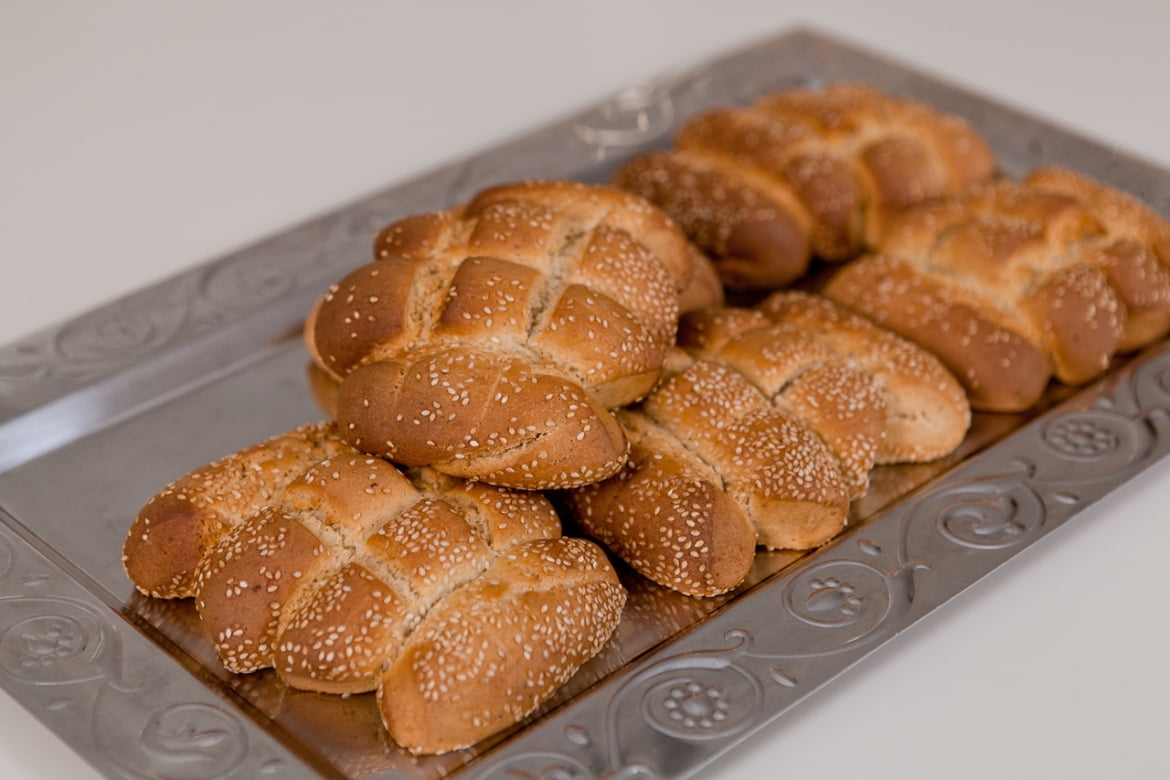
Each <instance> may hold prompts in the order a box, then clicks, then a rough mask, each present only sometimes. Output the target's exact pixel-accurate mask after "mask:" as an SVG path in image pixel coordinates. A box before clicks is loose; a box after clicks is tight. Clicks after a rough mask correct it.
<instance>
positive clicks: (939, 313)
mask: <svg viewBox="0 0 1170 780" xmlns="http://www.w3.org/2000/svg"><path fill="white" fill-rule="evenodd" d="M878 246H879V248H880V251H881V254H877V255H873V256H869V257H865V258H862V259H860V260H857V261H855V262H854V263H851V264H849V265H848V266H846V267H844V268H843V269H841V270H840V271H839V272H838V273H837V274H835V275H834V277H833V278H832V279H830V280H829V282H828V284H827V285H826V286H825V287H824V293H825V295H827V296H828V297H830V298H832V299H834V300H836V301H838V302H840V303H842V304H844V305H846V306H849V307H852V308H854V309H856V310H857V311H860V312H862V313H863V314H865V315H867V316H869V317H870V318H872V319H874V320H875V321H877V322H879V323H881V324H882V325H885V326H886V327H889V328H891V329H892V330H894V331H896V332H898V333H900V334H902V335H903V336H905V337H906V338H909V339H912V340H915V341H917V342H918V343H919V344H921V345H922V346H923V347H925V348H926V349H929V350H931V351H932V352H934V353H935V354H936V355H938V356H939V358H940V359H941V360H942V361H943V362H944V363H945V364H946V365H947V366H948V367H949V368H950V369H951V370H952V371H953V372H954V373H955V375H956V376H957V377H958V378H959V379H960V380H961V381H962V382H963V384H964V386H965V387H966V388H967V391H968V394H969V396H970V400H971V404H972V405H973V406H974V407H976V408H979V409H985V410H990V411H1020V410H1024V409H1027V408H1030V407H1031V406H1033V405H1034V404H1035V403H1036V402H1037V401H1038V400H1039V399H1040V397H1041V395H1042V394H1043V392H1044V390H1045V388H1046V387H1047V385H1048V382H1049V380H1050V379H1051V378H1052V377H1053V376H1054V375H1055V377H1056V378H1057V379H1058V380H1060V381H1061V382H1064V383H1067V384H1072V385H1076V384H1081V383H1084V382H1087V381H1089V380H1091V379H1093V378H1095V377H1098V376H1100V375H1101V374H1102V373H1104V371H1105V370H1106V368H1107V367H1108V365H1109V363H1110V361H1111V359H1112V358H1113V356H1114V355H1115V354H1116V353H1118V352H1124V351H1129V350H1132V349H1135V348H1137V347H1140V346H1143V345H1145V344H1148V343H1150V342H1151V341H1153V340H1155V339H1157V338H1160V337H1161V336H1163V335H1165V333H1166V332H1167V330H1168V329H1170V222H1167V221H1166V220H1163V219H1161V218H1160V217H1158V216H1157V215H1156V214H1155V213H1154V212H1153V211H1152V210H1151V209H1149V208H1147V207H1146V206H1144V205H1143V204H1141V203H1139V202H1137V201H1136V200H1134V199H1132V198H1130V197H1128V196H1126V195H1124V194H1122V193H1120V192H1118V191H1116V190H1112V189H1110V188H1107V187H1105V186H1103V185H1101V184H1100V183H1098V182H1094V181H1092V180H1090V179H1087V178H1085V177H1084V176H1081V175H1079V174H1074V173H1071V172H1069V171H1065V170H1058V169H1053V168H1045V169H1040V170H1037V171H1035V172H1034V173H1033V174H1032V175H1031V176H1029V177H1028V178H1027V179H1026V180H1025V181H1024V182H1022V183H1021V182H1013V181H1006V180H1004V181H995V182H990V183H984V184H981V185H979V186H976V187H973V188H972V189H971V190H969V191H968V192H966V193H963V194H962V195H959V196H954V197H951V198H947V199H944V200H941V201H938V202H935V203H930V204H922V205H920V206H918V207H915V208H912V209H909V210H907V211H905V212H903V213H902V214H899V215H896V216H893V217H892V218H891V219H890V220H889V221H888V223H887V224H886V225H885V227H884V230H883V232H882V235H881V237H880V239H879V241H878Z"/></svg>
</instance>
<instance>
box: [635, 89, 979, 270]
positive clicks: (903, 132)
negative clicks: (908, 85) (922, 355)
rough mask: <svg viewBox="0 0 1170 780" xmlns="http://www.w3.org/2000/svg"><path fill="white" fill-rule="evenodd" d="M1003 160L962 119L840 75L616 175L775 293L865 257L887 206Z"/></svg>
mask: <svg viewBox="0 0 1170 780" xmlns="http://www.w3.org/2000/svg"><path fill="white" fill-rule="evenodd" d="M994 167H995V159H994V156H993V154H992V152H991V148H990V147H989V146H988V144H987V142H986V141H985V140H984V139H983V137H982V136H981V135H980V134H979V133H978V132H977V131H976V130H975V129H974V128H973V127H972V126H971V125H969V124H968V123H967V122H965V121H964V120H962V119H960V118H958V117H956V116H953V115H950V114H945V113H942V112H939V111H935V110H934V109H932V108H929V107H927V106H925V105H923V104H920V103H916V102H914V101H910V100H906V99H903V98H898V97H895V96H893V95H890V94H886V93H883V92H881V91H878V90H875V89H873V88H871V87H867V86H863V85H860V84H849V83H838V84H831V85H829V86H828V87H826V88H824V89H789V90H784V91H781V92H777V93H774V94H769V95H765V96H764V97H762V98H760V99H759V100H757V101H756V102H755V103H753V104H752V105H750V106H746V107H734V108H731V107H729V108H719V109H715V110H712V111H708V112H706V113H704V114H701V115H699V116H697V117H694V118H693V119H690V120H689V121H688V122H686V123H685V124H684V125H683V127H682V128H681V129H680V130H679V132H678V135H677V137H676V138H675V143H674V148H672V149H670V150H669V151H664V152H662V151H656V152H650V153H647V154H644V155H640V156H637V157H634V158H633V159H632V160H630V161H629V162H628V163H626V164H625V165H623V166H622V167H621V168H620V169H619V170H618V172H617V174H616V176H615V178H614V182H615V184H617V186H619V187H621V188H623V189H626V190H628V191H630V192H635V193H637V194H639V195H642V196H643V197H645V198H647V199H648V200H650V201H651V202H652V203H654V204H655V205H657V206H659V207H660V208H662V209H663V210H664V211H666V213H668V214H669V215H670V216H671V217H673V218H674V219H675V220H676V221H677V222H678V223H679V225H681V226H682V228H683V230H684V231H685V232H686V233H687V235H688V236H690V238H691V240H693V241H694V242H695V243H696V244H698V245H699V246H700V247H702V249H703V250H704V251H705V252H707V253H708V254H709V255H710V256H711V257H712V258H713V260H714V261H715V265H716V268H717V270H718V271H719V273H720V275H721V277H722V278H723V282H724V283H725V284H726V285H727V286H728V287H731V288H737V289H755V290H760V289H764V290H770V289H775V288H776V287H778V286H780V285H784V284H787V283H788V282H790V281H792V280H793V279H795V278H796V277H798V276H801V275H802V274H803V273H804V272H805V270H806V269H807V267H808V264H809V261H810V259H811V258H812V257H819V258H822V259H824V260H830V261H839V260H845V259H848V258H851V257H856V256H857V255H859V254H860V253H861V252H863V251H864V250H865V249H867V248H868V247H869V246H871V245H872V238H873V235H872V233H873V228H874V225H875V224H876V223H877V222H878V221H879V217H880V214H881V213H882V212H883V211H885V210H888V209H899V208H903V207H905V206H908V205H910V204H914V203H919V202H922V201H924V200H928V199H931V198H936V197H939V196H941V195H944V194H947V193H952V192H957V191H960V190H962V189H963V188H964V187H966V186H967V185H969V184H970V183H972V182H976V181H980V180H983V179H986V178H987V177H989V176H991V175H992V173H993V171H994Z"/></svg>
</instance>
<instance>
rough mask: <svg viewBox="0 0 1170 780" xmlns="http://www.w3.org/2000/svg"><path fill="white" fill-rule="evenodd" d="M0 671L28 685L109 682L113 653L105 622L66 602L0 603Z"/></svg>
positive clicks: (17, 599)
mask: <svg viewBox="0 0 1170 780" xmlns="http://www.w3.org/2000/svg"><path fill="white" fill-rule="evenodd" d="M0 606H2V608H3V613H4V614H5V617H6V620H5V622H4V623H3V624H2V625H0V672H3V673H4V674H7V675H9V676H11V677H14V678H17V679H19V680H22V681H24V682H26V683H31V684H33V685H64V684H70V683H76V682H84V681H87V680H94V679H100V678H102V677H108V676H109V675H110V673H111V670H110V669H109V668H107V667H108V666H109V665H110V663H112V661H111V659H110V658H109V656H110V654H111V652H112V650H113V648H112V647H111V637H110V632H109V631H108V629H106V628H105V622H104V621H103V620H102V619H101V618H99V617H98V616H97V615H96V614H95V613H94V612H92V611H91V610H90V609H89V608H88V607H86V606H84V605H82V604H79V603H77V602H73V601H70V600H68V599H55V598H20V597H12V598H5V599H0Z"/></svg>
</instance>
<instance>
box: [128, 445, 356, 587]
mask: <svg viewBox="0 0 1170 780" xmlns="http://www.w3.org/2000/svg"><path fill="white" fill-rule="evenodd" d="M346 449H348V447H347V446H346V445H345V444H343V443H342V442H341V441H340V440H339V439H338V437H337V433H336V429H335V428H334V426H333V425H332V424H331V423H316V424H313V425H307V426H304V427H302V428H298V429H296V430H293V431H290V432H288V433H286V434H282V435H280V436H274V437H272V438H271V439H268V440H266V441H263V442H260V443H258V444H255V445H252V446H251V447H247V448H245V449H243V450H240V451H239V452H235V453H232V454H231V455H228V456H227V457H225V458H222V459H221V460H219V461H216V462H215V463H212V464H209V465H207V466H204V467H202V468H199V469H196V470H195V471H193V472H191V473H190V474H187V475H185V476H183V477H181V478H179V479H178V480H176V481H175V482H173V483H171V484H170V485H168V486H167V487H166V488H164V489H163V490H161V491H159V493H158V494H156V495H155V496H154V497H153V498H151V500H150V501H149V502H148V503H147V504H146V506H144V507H143V508H142V510H141V511H140V512H139V513H138V516H137V517H136V518H135V519H134V524H133V525H132V526H131V528H130V531H129V533H128V534H127V535H126V540H125V543H124V545H123V551H122V553H123V554H122V561H123V565H124V567H125V569H126V573H127V574H128V575H129V577H130V579H131V581H133V582H134V583H135V585H136V586H137V587H138V589H139V590H140V591H142V592H143V593H145V594H146V595H148V596H157V597H160V598H185V597H187V596H190V595H192V594H193V593H194V586H195V569H196V565H197V564H198V562H199V560H200V559H201V558H202V556H203V555H204V553H205V552H206V551H207V550H208V549H209V548H210V547H211V546H213V545H215V544H216V543H217V542H218V541H219V539H220V538H221V537H222V536H223V534H225V533H227V531H228V530H229V529H230V528H232V527H234V526H235V525H237V524H238V523H239V521H240V520H242V519H243V518H244V517H247V516H249V515H251V514H253V513H254V512H255V507H257V506H262V505H263V504H265V503H267V502H268V501H269V500H271V498H272V497H273V496H274V495H276V494H277V493H279V492H280V491H282V490H283V489H284V488H285V487H286V486H287V485H289V484H290V483H291V482H292V481H293V480H295V479H296V478H297V476H299V475H300V474H301V473H302V472H303V471H304V470H305V469H306V468H307V467H308V466H309V465H310V464H311V463H314V462H316V461H319V460H321V459H323V458H327V457H329V456H330V455H331V454H334V453H337V452H340V451H343V450H346Z"/></svg>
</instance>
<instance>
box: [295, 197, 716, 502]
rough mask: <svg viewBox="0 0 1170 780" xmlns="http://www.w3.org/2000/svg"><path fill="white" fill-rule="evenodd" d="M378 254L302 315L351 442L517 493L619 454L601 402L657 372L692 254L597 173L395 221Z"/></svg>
mask: <svg viewBox="0 0 1170 780" xmlns="http://www.w3.org/2000/svg"><path fill="white" fill-rule="evenodd" d="M376 254H377V258H378V259H377V260H376V261H374V262H373V263H370V264H369V265H366V266H363V267H361V268H359V269H357V270H355V271H353V272H352V273H350V274H349V275H348V276H346V277H345V278H344V279H342V280H341V282H340V283H339V284H337V285H335V286H334V288H333V289H332V290H331V291H330V292H329V293H328V294H327V295H326V296H325V297H324V298H323V299H321V300H320V301H319V302H318V304H317V305H316V306H315V307H314V309H313V311H312V312H311V314H310V316H309V318H308V321H307V323H306V332H305V336H306V342H307V344H308V347H309V350H310V353H311V354H312V356H313V358H314V361H315V363H316V364H317V366H318V368H319V370H320V371H321V372H323V373H325V374H326V375H327V376H328V377H331V378H332V379H334V380H340V386H339V388H338V389H337V393H336V398H335V400H334V401H331V402H333V403H335V404H336V416H337V419H338V421H339V422H340V423H341V431H342V433H343V435H344V436H345V437H346V438H347V439H348V440H349V441H350V442H351V443H352V444H353V445H354V446H356V447H358V448H359V449H361V450H363V451H366V452H371V453H375V454H378V455H383V456H385V457H387V458H389V459H390V460H393V461H395V462H398V463H403V464H405V465H410V466H414V465H428V466H432V467H434V468H435V469H437V470H439V471H442V472H444V473H448V474H453V475H456V476H462V477H472V478H476V479H479V480H483V481H485V482H489V483H492V484H496V485H503V486H508V487H519V488H525V489H545V488H554V487H570V486H574V485H580V484H585V483H587V482H591V481H594V480H597V479H601V478H603V477H605V476H607V475H609V474H612V473H613V472H614V471H616V470H617V469H618V468H620V466H621V464H622V462H623V461H624V459H625V456H626V442H625V440H624V438H623V436H622V432H621V429H620V427H619V426H618V425H617V423H616V422H615V421H614V419H613V417H612V415H610V414H609V413H608V412H607V411H606V410H607V409H610V408H615V407H618V406H622V405H624V404H627V403H630V402H632V401H634V400H636V399H638V398H640V397H642V396H643V395H645V393H647V392H648V391H649V390H650V388H651V387H653V385H654V383H655V382H657V381H658V378H659V376H660V374H661V370H662V362H663V360H664V358H665V353H666V350H667V348H668V347H669V345H670V344H671V343H672V341H673V338H674V332H675V327H676V323H677V315H678V300H679V295H680V293H684V292H686V291H687V290H691V291H692V292H693V290H694V288H693V286H692V285H691V283H692V280H693V279H694V278H695V274H696V271H695V268H696V264H697V263H698V262H699V261H698V255H699V253H698V252H697V251H696V250H695V249H694V248H693V247H692V246H691V245H690V244H689V243H688V242H687V240H686V238H685V237H684V236H683V235H682V233H681V232H679V230H678V229H677V227H675V226H674V224H673V223H671V221H670V220H669V219H668V218H667V217H666V216H665V215H664V214H662V213H661V212H660V211H658V210H657V209H655V208H654V207H652V206H650V205H649V204H647V203H646V202H645V201H643V200H642V199H640V198H637V197H635V196H633V195H629V194H626V193H622V192H618V191H616V190H612V189H609V188H604V187H588V186H585V185H581V184H573V183H567V182H543V183H527V184H517V185H506V186H500V187H496V188H493V189H489V190H486V191H484V192H482V193H480V194H479V195H477V196H476V197H475V198H474V199H473V200H472V201H471V202H470V203H468V204H466V205H465V206H462V207H460V208H456V209H453V210H451V211H445V212H436V213H430V214H423V215H419V216H415V217H409V218H406V219H403V220H400V221H399V222H396V223H394V224H393V225H391V226H389V227H387V228H386V229H385V230H383V231H382V233H381V234H380V235H379V236H378V238H377V242H376ZM717 292H718V288H714V289H709V288H708V289H707V295H708V297H709V296H710V295H712V294H716V293H717Z"/></svg>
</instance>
